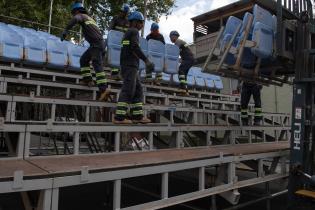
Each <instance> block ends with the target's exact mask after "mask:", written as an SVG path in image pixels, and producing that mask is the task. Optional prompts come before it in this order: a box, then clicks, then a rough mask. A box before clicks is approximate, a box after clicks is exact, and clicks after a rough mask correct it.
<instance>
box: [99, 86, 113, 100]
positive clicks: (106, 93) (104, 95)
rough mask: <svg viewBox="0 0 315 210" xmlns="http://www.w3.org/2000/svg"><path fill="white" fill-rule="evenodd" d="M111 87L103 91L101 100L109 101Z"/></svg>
mask: <svg viewBox="0 0 315 210" xmlns="http://www.w3.org/2000/svg"><path fill="white" fill-rule="evenodd" d="M110 93H111V91H110V89H106V90H103V91H101V94H100V97H99V99H98V100H99V101H107V100H108V99H109V98H110Z"/></svg>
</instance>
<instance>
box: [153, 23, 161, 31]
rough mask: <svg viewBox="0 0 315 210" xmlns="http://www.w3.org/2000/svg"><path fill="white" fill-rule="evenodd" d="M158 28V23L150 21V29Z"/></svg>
mask: <svg viewBox="0 0 315 210" xmlns="http://www.w3.org/2000/svg"><path fill="white" fill-rule="evenodd" d="M159 28H160V27H159V24H157V23H152V24H151V31H154V30H158V29H159Z"/></svg>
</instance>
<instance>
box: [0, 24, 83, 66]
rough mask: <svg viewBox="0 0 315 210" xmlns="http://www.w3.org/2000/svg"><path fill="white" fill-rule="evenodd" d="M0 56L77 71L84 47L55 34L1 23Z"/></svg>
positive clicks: (25, 62) (11, 60)
mask: <svg viewBox="0 0 315 210" xmlns="http://www.w3.org/2000/svg"><path fill="white" fill-rule="evenodd" d="M0 29H1V30H0V49H1V50H0V59H1V60H2V61H6V62H18V63H20V62H23V63H24V64H28V65H33V66H45V67H50V68H54V69H65V68H68V69H69V70H74V71H78V70H79V69H80V62H79V58H80V57H81V55H82V54H83V52H84V51H85V50H86V49H87V48H86V47H82V46H78V45H75V44H73V43H71V42H66V41H65V42H61V41H60V39H59V38H58V37H56V36H54V35H51V34H48V33H46V32H43V31H36V30H34V29H30V28H22V27H19V26H16V25H11V24H8V25H7V24H5V23H0Z"/></svg>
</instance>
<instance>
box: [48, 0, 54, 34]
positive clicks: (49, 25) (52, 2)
mask: <svg viewBox="0 0 315 210" xmlns="http://www.w3.org/2000/svg"><path fill="white" fill-rule="evenodd" d="M53 4H54V0H50V10H49V23H48V33H49V34H50V29H51V16H52V10H53Z"/></svg>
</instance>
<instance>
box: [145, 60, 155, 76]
mask: <svg viewBox="0 0 315 210" xmlns="http://www.w3.org/2000/svg"><path fill="white" fill-rule="evenodd" d="M145 71H146V73H147V74H148V73H152V72H153V71H154V63H152V62H151V61H149V60H147V61H146V62H145Z"/></svg>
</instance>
